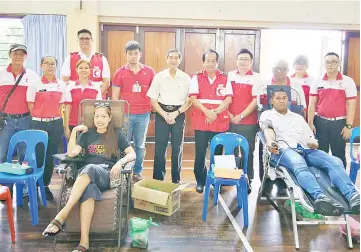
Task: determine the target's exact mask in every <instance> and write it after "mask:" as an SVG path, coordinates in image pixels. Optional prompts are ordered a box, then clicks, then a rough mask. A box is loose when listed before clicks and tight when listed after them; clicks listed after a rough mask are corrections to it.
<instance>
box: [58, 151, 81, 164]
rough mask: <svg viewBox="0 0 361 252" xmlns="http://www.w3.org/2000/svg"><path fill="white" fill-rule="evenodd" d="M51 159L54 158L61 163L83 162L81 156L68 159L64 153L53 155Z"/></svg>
mask: <svg viewBox="0 0 361 252" xmlns="http://www.w3.org/2000/svg"><path fill="white" fill-rule="evenodd" d="M53 157H54V158H56V159H59V160H60V161H61V162H62V163H81V162H84V160H83V157H82V156H76V157H69V156H67V155H66V153H64V154H54V155H53Z"/></svg>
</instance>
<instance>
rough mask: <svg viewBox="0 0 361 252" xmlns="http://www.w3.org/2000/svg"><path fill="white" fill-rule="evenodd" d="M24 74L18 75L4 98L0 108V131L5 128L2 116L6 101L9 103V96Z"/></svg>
mask: <svg viewBox="0 0 361 252" xmlns="http://www.w3.org/2000/svg"><path fill="white" fill-rule="evenodd" d="M24 74H25V71H23V72H22V73H21V74H20V76H19V78H18V79H17V80H16V82H15V84H14V86H13V87H12V88H11V89H10V91H9V93H8V95H7V96H6V98H5V101H4V103H3V105H2V107H1V109H0V130H1V129H2V128H3V127H4V126H5V124H6V120H5V118H4V116H3V111H4V109H5V108H6V105H7V104H8V101H9V98H10V96H11V95H12V94H13V93H14V91H15V89H16V87H17V86H18V85H19V83H20V81H21V79H22V78H23V76H24Z"/></svg>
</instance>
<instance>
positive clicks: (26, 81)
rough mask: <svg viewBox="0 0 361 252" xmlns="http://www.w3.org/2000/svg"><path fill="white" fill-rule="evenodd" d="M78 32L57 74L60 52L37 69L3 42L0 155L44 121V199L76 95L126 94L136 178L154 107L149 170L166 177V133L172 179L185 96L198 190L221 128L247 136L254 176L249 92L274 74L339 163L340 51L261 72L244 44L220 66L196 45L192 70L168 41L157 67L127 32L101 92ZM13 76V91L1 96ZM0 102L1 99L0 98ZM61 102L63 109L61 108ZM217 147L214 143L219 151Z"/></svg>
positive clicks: (343, 89) (347, 83) (100, 64)
mask: <svg viewBox="0 0 361 252" xmlns="http://www.w3.org/2000/svg"><path fill="white" fill-rule="evenodd" d="M77 35H78V41H79V48H80V51H79V52H74V53H70V54H69V55H68V56H67V57H66V59H65V62H64V64H63V67H62V74H61V75H62V76H61V79H58V78H57V77H56V76H55V71H56V67H57V63H58V62H57V59H56V58H55V57H53V56H45V57H43V58H42V60H41V62H40V64H41V69H42V71H43V75H42V76H41V77H38V75H37V74H36V73H35V72H33V71H32V70H30V69H28V68H25V67H24V61H25V59H26V56H27V53H28V52H27V48H26V46H24V45H20V44H13V45H11V47H10V50H9V57H10V60H11V63H10V64H9V66H7V67H5V68H2V69H0V115H1V117H3V118H4V119H5V120H6V124H5V125H4V127H3V128H2V129H1V130H0V138H1V140H2V141H1V142H0V162H4V161H5V156H6V153H7V146H8V144H9V140H10V138H11V136H12V135H13V134H14V133H15V132H17V131H20V130H25V129H41V130H45V131H47V132H48V135H49V144H48V149H47V152H46V153H42V154H41V155H45V154H46V163H45V173H44V183H45V186H46V196H47V199H52V198H53V195H52V193H51V191H50V190H49V187H48V186H49V184H50V180H51V176H52V172H53V167H54V165H53V158H52V155H53V154H55V153H56V152H57V148H58V146H59V144H60V141H61V136H62V135H63V134H65V136H66V137H67V138H69V137H70V135H71V131H72V129H73V128H74V127H75V126H76V125H77V123H78V106H79V104H80V102H81V101H82V100H84V99H97V100H99V99H106V97H108V98H111V99H112V100H119V99H121V100H126V101H127V102H128V103H129V105H130V108H129V109H130V117H129V129H128V141H133V143H134V149H135V153H136V161H135V165H134V170H133V178H134V179H135V180H141V179H142V178H143V176H142V170H143V160H144V156H145V151H146V150H145V141H146V135H147V130H148V125H149V122H150V112H151V111H152V110H153V111H155V112H156V116H155V155H154V170H153V178H154V179H158V180H163V179H164V176H165V172H166V169H165V166H166V154H165V153H166V149H167V146H168V141H169V138H170V142H171V147H172V162H171V166H172V168H171V174H172V182H173V183H180V180H181V176H180V172H181V166H182V153H183V141H184V128H185V120H186V116H185V112H186V111H187V110H188V109H189V107H190V106H191V105H193V111H192V113H191V120H192V126H193V129H194V130H195V162H194V174H195V177H196V181H197V186H196V191H197V192H199V193H202V192H203V188H204V185H205V178H206V171H207V168H206V165H205V159H206V152H207V148H208V143H209V141H210V139H211V138H212V137H213V136H214V135H216V134H218V133H220V132H227V131H230V132H235V133H238V134H240V135H243V136H244V137H246V139H247V140H248V142H249V146H250V150H249V157H248V162H249V163H248V178H249V179H250V181H252V179H253V177H254V169H253V151H254V148H255V138H256V133H257V131H258V130H259V126H258V116H257V99H256V98H257V95H258V94H259V93H261V92H263V90H264V87H265V86H266V85H272V84H277V85H288V86H291V87H292V88H293V91H292V97H291V98H292V100H293V101H295V102H298V103H300V104H302V105H303V106H304V108H305V114H304V115H305V119H306V120H308V123H309V125H310V127H311V128H312V129H313V130H314V132H315V133H316V135H317V138H318V140H319V145H320V149H322V150H324V151H326V152H328V151H329V146H331V150H332V153H333V154H334V155H335V156H337V157H339V158H340V159H341V160H342V161H343V163H344V165H345V166H346V158H345V145H346V140H347V139H348V138H349V137H350V135H351V128H352V124H353V119H354V113H355V107H356V97H357V91H356V85H355V83H354V81H353V80H352V79H351V78H349V77H347V76H345V75H342V74H341V73H340V72H339V66H340V58H339V56H338V55H337V54H336V53H332V52H331V53H328V54H327V55H326V56H325V58H324V62H325V63H324V64H325V70H326V73H325V75H324V76H323V77H321V78H312V77H311V76H309V75H308V74H307V67H308V60H307V58H306V57H305V56H302V55H301V56H298V57H297V58H296V59H295V61H294V64H293V66H294V69H295V72H294V73H293V74H291V75H290V77H288V73H289V66H288V62H286V61H283V60H281V61H277V62H276V63H275V64H274V66H273V68H272V71H273V78H272V79H269V80H266V81H265V80H262V78H261V77H260V74H258V73H256V72H254V71H252V64H253V60H254V55H253V53H252V52H251V51H249V50H248V49H241V50H240V51H239V52H238V53H237V55H236V65H237V69H236V70H234V71H231V72H229V73H228V74H227V73H224V72H222V71H220V70H219V69H218V62H219V55H218V53H217V52H216V51H214V50H209V51H207V52H205V53H204V54H203V55H202V62H203V70H201V71H200V72H198V73H196V74H195V75H194V76H193V77H192V78H191V77H190V76H189V75H188V74H186V73H184V72H183V71H182V70H180V69H179V68H178V67H179V65H180V63H181V61H182V54H181V53H180V51H179V50H177V49H171V50H169V51H168V53H167V55H166V59H165V60H166V63H167V66H168V68H167V69H165V70H163V71H161V72H159V73H157V74H156V73H155V72H154V70H153V69H152V68H151V67H150V66H147V65H144V64H142V63H141V62H140V59H141V57H142V50H141V48H140V46H139V43H138V42H136V41H129V42H128V43H127V44H126V45H125V53H126V55H125V57H126V60H127V64H126V65H125V66H122V67H121V68H119V69H118V70H117V71H116V72H115V74H114V76H113V78H112V89H111V95H109V94H108V93H107V92H108V88H109V86H110V68H109V64H108V61H107V59H106V58H105V57H104V55H102V54H101V53H94V52H93V51H92V40H93V38H92V33H91V32H90V31H89V30H86V29H83V30H80V31H79V32H78V34H77ZM19 79H20V80H19ZM17 82H19V83H18V84H17V85H15V84H16V83H17ZM14 86H15V90H14V92H13V93H12V94H11V95H10V96H9V97H8V94H9V93H10V90H11V89H12V88H14ZM6 100H7V102H5V101H6ZM4 103H5V105H6V106H5V107H4V108H1V106H2V105H3V104H4ZM63 107H64V108H65V110H64V117H63V118H64V119H63V118H62V114H61V111H62V108H63ZM307 111H308V115H307ZM221 151H222V150H221V149H218V150H217V152H219V153H218V154H220V153H221ZM18 152H19V153H21V150H19V151H18ZM39 152H41V151H39ZM216 154H217V153H216ZM236 154H237V153H236ZM41 155H40V158H41ZM250 184H251V183H250ZM249 191H250V188H249Z"/></svg>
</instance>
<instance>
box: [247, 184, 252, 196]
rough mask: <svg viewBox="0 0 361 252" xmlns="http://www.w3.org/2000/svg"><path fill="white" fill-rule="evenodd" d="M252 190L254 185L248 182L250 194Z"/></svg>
mask: <svg viewBox="0 0 361 252" xmlns="http://www.w3.org/2000/svg"><path fill="white" fill-rule="evenodd" d="M251 192H252V186H251V183H248V194H250V193H251Z"/></svg>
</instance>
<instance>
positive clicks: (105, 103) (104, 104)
mask: <svg viewBox="0 0 361 252" xmlns="http://www.w3.org/2000/svg"><path fill="white" fill-rule="evenodd" d="M99 107H106V108H111V107H110V103H109V102H96V103H94V108H99Z"/></svg>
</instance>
